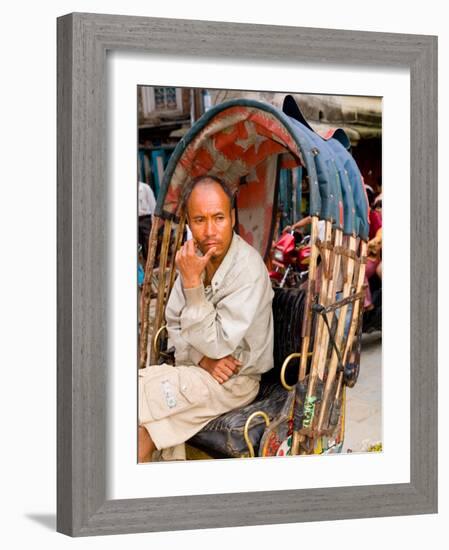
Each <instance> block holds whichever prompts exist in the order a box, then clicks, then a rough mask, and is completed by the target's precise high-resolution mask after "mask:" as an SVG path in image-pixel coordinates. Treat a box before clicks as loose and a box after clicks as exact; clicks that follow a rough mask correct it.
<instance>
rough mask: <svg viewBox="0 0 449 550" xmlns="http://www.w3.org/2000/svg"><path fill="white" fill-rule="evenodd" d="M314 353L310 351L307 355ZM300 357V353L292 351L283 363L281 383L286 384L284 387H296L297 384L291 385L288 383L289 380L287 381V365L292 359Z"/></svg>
mask: <svg viewBox="0 0 449 550" xmlns="http://www.w3.org/2000/svg"><path fill="white" fill-rule="evenodd" d="M311 355H312V352H311V351H310V352H309V353H308V354H307V357H310V356H311ZM298 357H301V354H300V353H292V354H290V355H289V356H288V357H287V358H286V359H285V361H284V362H283V363H282V368H281V384H282V385H283V386H284V388H285V389H286V390H287V391H291V390H293V389H294V387H295V386H289V385H288V384H287V382H286V381H285V371H286V369H287V365H288V364H289V363H290V361H291V360H292V359H295V358H298Z"/></svg>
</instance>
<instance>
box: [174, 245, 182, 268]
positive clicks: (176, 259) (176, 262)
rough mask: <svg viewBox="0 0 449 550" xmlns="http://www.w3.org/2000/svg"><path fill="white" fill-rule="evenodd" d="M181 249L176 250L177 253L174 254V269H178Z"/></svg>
mask: <svg viewBox="0 0 449 550" xmlns="http://www.w3.org/2000/svg"><path fill="white" fill-rule="evenodd" d="M181 250H182V249H181V248H180V249H179V250H178V252H176V256H175V265H176V267H179V260H180V259H181Z"/></svg>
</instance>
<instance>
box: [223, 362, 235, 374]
mask: <svg viewBox="0 0 449 550" xmlns="http://www.w3.org/2000/svg"><path fill="white" fill-rule="evenodd" d="M224 365H225V366H226V367H227V368H228V369H230V370H231V372H234V371H235V369H236V368H237V365H236V364H235V363H234V361H229V360H228V361H225V362H224Z"/></svg>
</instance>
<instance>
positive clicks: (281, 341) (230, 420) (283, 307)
mask: <svg viewBox="0 0 449 550" xmlns="http://www.w3.org/2000/svg"><path fill="white" fill-rule="evenodd" d="M304 302H305V291H304V290H299V289H296V288H276V289H275V295H274V298H273V305H272V307H273V322H274V350H273V368H272V369H271V370H269V371H268V372H266V373H264V374H263V375H262V378H261V382H260V388H259V392H258V394H257V396H256V398H255V399H254V401H253V402H252V403H251V404H249V405H247V406H245V407H242V408H239V409H235V410H232V411H230V412H228V413H225V414H222V415H221V416H219V417H217V418H215V419H214V420H211V421H210V422H209V423H208V424H207V425H206V426H205V427H204V428H203V429H202V430H201V431H200V432H198V433H197V434H196V435H195V436H194V437H192V438H191V439H190V440H189V441H188V442H187V443H188V444H189V445H191V446H193V447H195V448H198V449H200V450H202V451H205V452H206V453H207V454H209V455H210V456H212V457H214V458H238V457H241V456H245V455H247V454H248V447H247V444H246V442H245V438H244V435H243V433H244V428H245V423H246V421H247V419H248V417H249V416H250V415H251V414H252V413H253V412H256V411H261V410H262V411H264V412H265V413H266V414H267V415H268V417H269V419H270V422H271V421H272V420H273V419H275V418H276V417H277V416H278V415H279V414H280V412H281V410H282V407H283V405H284V403H285V401H286V399H287V396H288V393H289V392H288V391H287V390H286V389H285V388H284V387H283V386H282V385H281V383H280V371H281V367H282V364H283V362H284V360H285V358H286V357H288V356H289V355H290V354H291V353H294V352H298V351H300V349H301V323H302V319H303V313H304ZM295 367H296V368H295ZM297 367H298V361H292V362H291V368H289V369H288V370H287V373H286V382H287V384H289V385H293V384H294V383H295V381H296V379H297V376H298V368H297ZM265 427H266V424H265V421H264V419H263V418H262V417H256V418H254V420H253V422H252V423H251V426H250V428H249V432H248V435H249V438H250V440H251V442H252V444H253V447H254V451H255V453H256V455H257V452H258V448H259V443H260V440H261V438H262V435H263V432H264V430H265Z"/></svg>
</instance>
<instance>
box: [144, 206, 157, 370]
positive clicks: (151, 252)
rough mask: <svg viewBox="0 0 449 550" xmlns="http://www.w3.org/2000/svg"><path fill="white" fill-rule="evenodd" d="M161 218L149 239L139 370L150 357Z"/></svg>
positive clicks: (155, 224)
mask: <svg viewBox="0 0 449 550" xmlns="http://www.w3.org/2000/svg"><path fill="white" fill-rule="evenodd" d="M159 222H160V218H159V217H157V216H153V220H152V225H151V231H150V236H149V237H148V256H147V261H146V264H145V277H144V281H143V287H142V295H141V302H140V303H141V325H140V337H139V368H144V367H145V365H146V363H147V357H148V333H149V329H150V327H149V324H150V319H149V311H150V301H151V279H152V277H153V266H154V258H155V256H156V248H157V236H158V230H159Z"/></svg>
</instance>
